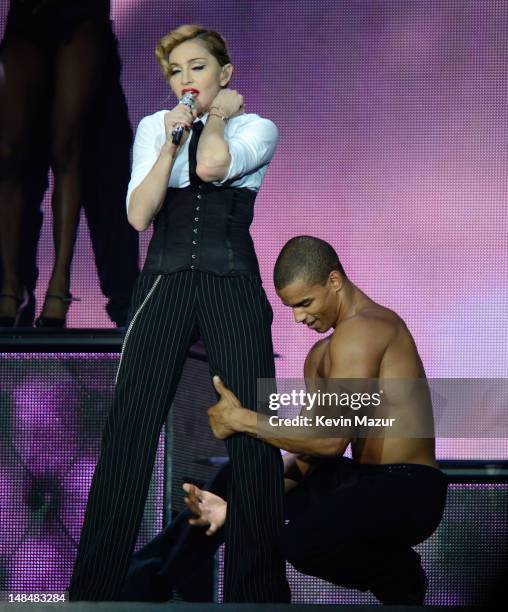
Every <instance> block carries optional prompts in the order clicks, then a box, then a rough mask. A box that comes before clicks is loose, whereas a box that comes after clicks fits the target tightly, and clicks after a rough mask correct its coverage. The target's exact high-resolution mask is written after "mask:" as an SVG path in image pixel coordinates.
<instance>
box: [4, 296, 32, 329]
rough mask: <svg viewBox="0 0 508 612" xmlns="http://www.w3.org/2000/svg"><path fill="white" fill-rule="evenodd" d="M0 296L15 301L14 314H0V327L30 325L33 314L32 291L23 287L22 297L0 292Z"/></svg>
mask: <svg viewBox="0 0 508 612" xmlns="http://www.w3.org/2000/svg"><path fill="white" fill-rule="evenodd" d="M1 298H9V299H11V300H15V302H16V314H15V315H14V316H9V315H3V316H0V327H31V326H32V322H33V320H34V316H35V296H34V294H33V293H32V292H28V291H27V290H26V289H23V297H19V296H18V295H14V294H13V293H2V294H0V299H1Z"/></svg>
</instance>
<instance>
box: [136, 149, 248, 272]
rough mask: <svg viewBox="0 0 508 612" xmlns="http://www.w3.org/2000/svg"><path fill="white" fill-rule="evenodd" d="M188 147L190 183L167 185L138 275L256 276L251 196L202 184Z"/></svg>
mask: <svg viewBox="0 0 508 612" xmlns="http://www.w3.org/2000/svg"><path fill="white" fill-rule="evenodd" d="M195 167H196V160H195V153H194V152H193V150H192V147H191V146H189V168H190V169H191V172H190V176H191V185H189V186H188V187H183V188H173V187H169V188H168V191H167V193H166V198H165V200H164V203H163V205H162V207H161V209H160V211H159V212H158V213H157V215H156V216H155V218H154V221H153V224H154V232H153V236H152V240H151V241H150V245H149V247H148V253H147V257H146V261H145V265H144V268H143V271H144V272H149V273H154V274H170V273H172V272H177V271H178V270H189V269H190V270H201V271H203V272H212V273H214V274H220V275H224V274H254V275H256V276H258V277H260V274H259V265H258V261H257V257H256V252H255V250H254V243H253V242H252V238H251V235H250V232H249V227H250V224H251V223H252V218H253V216H254V201H255V199H256V195H257V192H255V191H253V190H251V189H246V188H238V187H231V186H229V185H228V183H227V182H226V183H225V184H224V186H221V187H217V186H215V185H213V184H212V183H204V182H203V181H202V180H201V179H200V178H199V177H198V176H197V175H196V174H195V172H192V168H194V169H195Z"/></svg>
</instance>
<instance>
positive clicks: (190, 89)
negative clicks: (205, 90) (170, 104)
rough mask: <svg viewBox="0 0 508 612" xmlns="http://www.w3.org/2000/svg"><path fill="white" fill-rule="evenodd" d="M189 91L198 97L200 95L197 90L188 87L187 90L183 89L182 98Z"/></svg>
mask: <svg viewBox="0 0 508 612" xmlns="http://www.w3.org/2000/svg"><path fill="white" fill-rule="evenodd" d="M189 91H190V92H191V93H193V94H195V95H196V96H197V95H198V94H199V91H198V90H197V89H194V87H186V88H185V89H182V96H183V94H184V93H187V92H189Z"/></svg>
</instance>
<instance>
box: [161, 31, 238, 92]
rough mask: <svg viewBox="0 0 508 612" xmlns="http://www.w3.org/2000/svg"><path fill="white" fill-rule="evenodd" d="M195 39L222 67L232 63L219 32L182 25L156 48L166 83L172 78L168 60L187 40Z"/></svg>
mask: <svg viewBox="0 0 508 612" xmlns="http://www.w3.org/2000/svg"><path fill="white" fill-rule="evenodd" d="M194 39H197V40H201V41H202V42H203V43H204V45H205V47H206V48H207V49H208V51H209V52H210V53H211V54H212V55H213V56H214V57H215V59H216V60H217V61H218V62H219V65H220V66H225V65H226V64H230V63H231V60H230V58H229V53H228V50H227V45H226V41H225V40H224V38H223V37H222V36H221V35H220V34H219V33H218V32H215V31H214V30H208V29H207V28H204V27H203V26H199V25H191V24H187V25H181V26H180V27H178V28H176V29H175V30H171V32H168V33H167V34H166V35H165V36H163V37H162V38H161V39H160V40H159V42H158V43H157V47H156V48H155V56H156V57H157V61H158V62H159V64H160V65H161V68H162V72H163V73H164V77H165V79H166V81H168V82H169V79H170V77H171V74H170V68H169V60H168V57H169V54H170V53H171V51H173V49H174V48H175V47H177V46H178V45H181V44H182V43H183V42H186V41H187V40H194Z"/></svg>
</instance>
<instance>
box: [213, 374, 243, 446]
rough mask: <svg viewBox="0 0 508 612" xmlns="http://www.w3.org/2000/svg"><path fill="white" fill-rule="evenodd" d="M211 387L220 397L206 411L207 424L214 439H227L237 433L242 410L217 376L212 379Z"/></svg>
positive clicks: (237, 401)
mask: <svg viewBox="0 0 508 612" xmlns="http://www.w3.org/2000/svg"><path fill="white" fill-rule="evenodd" d="M213 386H214V387H215V390H216V391H217V393H218V394H219V396H220V399H219V401H218V402H217V403H216V404H214V405H213V406H211V407H210V408H209V409H208V423H209V425H210V427H211V429H212V431H213V435H214V436H215V437H216V438H220V439H223V438H227V437H228V436H230V435H231V434H234V433H235V432H237V431H239V425H240V422H241V414H242V411H244V410H245V409H244V408H242V405H241V404H240V400H239V399H238V398H237V397H236V395H235V394H234V393H233V392H232V391H230V390H229V389H228V388H227V387H226V386H225V385H224V383H223V382H222V380H221V379H220V378H219V377H218V376H214V377H213Z"/></svg>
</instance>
